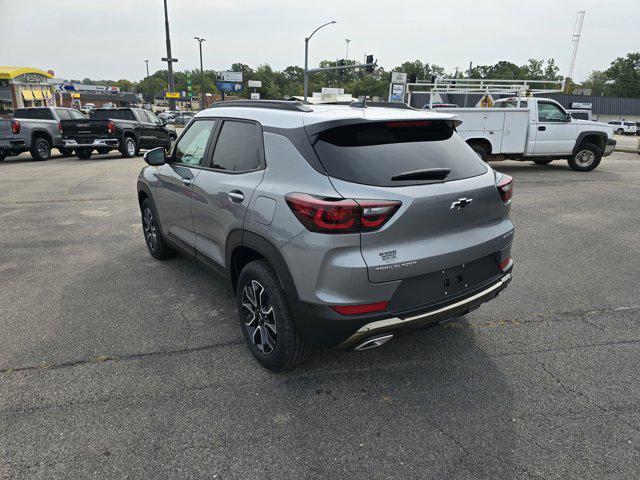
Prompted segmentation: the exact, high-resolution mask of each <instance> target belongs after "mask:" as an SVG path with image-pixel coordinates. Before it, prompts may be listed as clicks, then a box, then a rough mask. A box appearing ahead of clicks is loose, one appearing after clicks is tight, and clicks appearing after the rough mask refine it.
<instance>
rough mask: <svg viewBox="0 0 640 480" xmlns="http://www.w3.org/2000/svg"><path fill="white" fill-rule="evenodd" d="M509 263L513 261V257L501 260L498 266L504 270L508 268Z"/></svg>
mask: <svg viewBox="0 0 640 480" xmlns="http://www.w3.org/2000/svg"><path fill="white" fill-rule="evenodd" d="M509 263H511V257H507V258H506V259H504V260H503V261H501V262H500V263H499V264H498V267H499V268H500V270H504V269H505V268H507V267H508V266H509Z"/></svg>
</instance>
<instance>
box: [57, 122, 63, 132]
mask: <svg viewBox="0 0 640 480" xmlns="http://www.w3.org/2000/svg"><path fill="white" fill-rule="evenodd" d="M58 131H59V132H60V135H62V134H63V133H64V132H63V130H62V122H58Z"/></svg>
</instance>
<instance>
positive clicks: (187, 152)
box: [154, 119, 216, 254]
mask: <svg viewBox="0 0 640 480" xmlns="http://www.w3.org/2000/svg"><path fill="white" fill-rule="evenodd" d="M215 127H216V121H215V120H213V119H202V120H198V121H197V122H194V123H193V124H192V125H191V126H190V127H189V128H188V129H186V130H185V131H184V133H183V134H182V135H181V136H180V138H179V139H178V141H177V143H176V145H175V147H174V149H173V152H172V156H171V158H170V159H169V161H168V162H167V163H165V164H164V165H162V166H161V167H159V168H158V170H157V173H156V178H157V182H156V186H155V195H154V200H155V204H156V210H157V214H158V218H159V219H160V224H161V225H162V231H163V233H164V235H166V236H167V237H168V238H169V239H170V240H172V241H174V242H176V243H178V244H180V245H181V246H182V247H184V248H185V249H186V250H188V251H189V252H190V253H191V254H194V253H195V250H194V248H195V244H196V241H195V230H194V228H193V219H192V215H191V203H192V199H193V198H194V192H193V182H194V181H195V179H196V178H197V177H198V175H200V174H201V173H202V167H203V166H204V165H205V163H206V159H207V154H208V152H209V149H210V144H211V139H212V138H213V133H214V131H215Z"/></svg>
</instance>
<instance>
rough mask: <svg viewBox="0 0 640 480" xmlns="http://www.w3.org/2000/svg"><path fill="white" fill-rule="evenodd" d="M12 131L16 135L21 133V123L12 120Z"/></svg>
mask: <svg viewBox="0 0 640 480" xmlns="http://www.w3.org/2000/svg"><path fill="white" fill-rule="evenodd" d="M11 131H12V132H13V134H14V135H18V134H19V133H20V122H19V121H18V120H11Z"/></svg>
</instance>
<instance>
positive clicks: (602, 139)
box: [573, 131, 607, 155]
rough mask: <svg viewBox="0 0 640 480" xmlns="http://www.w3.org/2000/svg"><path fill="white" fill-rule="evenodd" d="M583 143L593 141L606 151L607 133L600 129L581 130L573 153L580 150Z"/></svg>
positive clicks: (602, 150)
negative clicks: (599, 130)
mask: <svg viewBox="0 0 640 480" xmlns="http://www.w3.org/2000/svg"><path fill="white" fill-rule="evenodd" d="M583 143H592V144H594V145H595V146H597V147H598V148H599V149H600V151H601V152H604V149H605V147H606V145H607V134H606V133H605V132H598V131H586V132H580V134H579V135H578V138H577V139H576V144H575V146H574V147H573V155H575V154H576V153H577V152H578V149H579V148H580V146H581V145H582V144H583Z"/></svg>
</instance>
